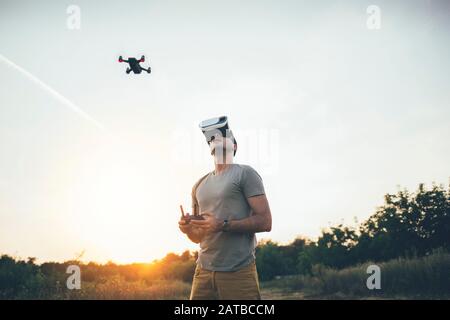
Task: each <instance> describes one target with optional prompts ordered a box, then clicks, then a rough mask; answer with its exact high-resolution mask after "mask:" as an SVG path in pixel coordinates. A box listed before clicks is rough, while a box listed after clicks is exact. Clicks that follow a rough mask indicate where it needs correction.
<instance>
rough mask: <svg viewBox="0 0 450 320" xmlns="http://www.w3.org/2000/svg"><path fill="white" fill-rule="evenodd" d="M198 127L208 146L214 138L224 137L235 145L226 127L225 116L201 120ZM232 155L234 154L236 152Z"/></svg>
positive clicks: (234, 140)
mask: <svg viewBox="0 0 450 320" xmlns="http://www.w3.org/2000/svg"><path fill="white" fill-rule="evenodd" d="M198 126H199V127H200V129H201V130H202V132H203V135H204V136H205V138H206V142H207V143H208V144H210V143H211V141H213V140H214V139H215V138H216V137H225V138H230V139H232V140H233V142H234V144H236V145H237V142H236V139H235V138H234V136H233V132H232V131H231V130H230V128H229V126H228V117H227V116H221V117H216V118H211V119H207V120H203V121H202V122H200V124H199V125H198ZM234 153H235V154H236V151H235V152H234Z"/></svg>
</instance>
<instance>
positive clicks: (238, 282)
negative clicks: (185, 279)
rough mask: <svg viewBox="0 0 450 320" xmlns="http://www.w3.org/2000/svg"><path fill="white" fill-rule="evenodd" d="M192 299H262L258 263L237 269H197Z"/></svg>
mask: <svg viewBox="0 0 450 320" xmlns="http://www.w3.org/2000/svg"><path fill="white" fill-rule="evenodd" d="M190 299H191V300H216V299H219V300H260V299H261V295H260V292H259V282H258V273H257V271H256V264H255V262H252V263H251V264H250V265H248V266H246V267H244V268H242V269H239V270H237V271H231V272H225V271H209V270H205V269H202V268H200V267H199V266H198V265H197V267H196V269H195V274H194V280H193V282H192V290H191V297H190Z"/></svg>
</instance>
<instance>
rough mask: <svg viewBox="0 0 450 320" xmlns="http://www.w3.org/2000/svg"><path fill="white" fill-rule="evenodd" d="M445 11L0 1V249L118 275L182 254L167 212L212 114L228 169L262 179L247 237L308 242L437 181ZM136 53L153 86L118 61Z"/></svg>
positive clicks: (446, 67) (338, 4)
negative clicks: (218, 122) (226, 130)
mask: <svg viewBox="0 0 450 320" xmlns="http://www.w3.org/2000/svg"><path fill="white" fill-rule="evenodd" d="M73 5H75V6H76V7H75V9H76V10H79V11H76V10H75V11H73V7H71V6H73ZM373 5H375V6H376V10H377V11H376V12H377V13H379V14H374V11H372V10H373V9H370V8H373V7H370V8H369V6H373ZM368 8H369V10H368ZM449 9H450V4H449V3H448V2H447V1H425V0H420V1H417V0H415V1H288V0H286V1H272V0H271V1H268V0H264V1H214V0H209V1H206V0H202V1H200V0H193V1H182V0H172V1H95V3H94V2H93V1H58V2H54V1H39V2H37V1H9V0H8V1H6V0H0V39H1V41H0V88H1V89H0V253H5V254H10V255H13V256H16V257H22V258H25V257H29V256H33V257H37V258H38V262H44V261H64V260H69V259H73V258H74V257H76V256H77V255H78V254H79V253H80V252H83V251H84V255H83V260H86V261H89V260H94V261H99V262H106V261H108V260H113V261H116V262H119V263H128V262H134V261H139V262H145V261H151V260H153V259H157V258H161V257H163V256H164V255H165V254H166V253H168V252H177V253H180V252H182V251H183V250H186V249H189V250H195V249H197V245H195V244H193V243H190V242H189V241H188V240H187V239H186V238H185V237H184V235H182V234H181V233H180V232H179V230H178V227H177V221H178V218H179V215H180V213H179V205H180V204H182V205H183V206H184V207H185V210H186V211H189V209H188V208H190V191H191V188H192V185H193V184H194V183H195V181H196V180H197V179H198V178H199V177H201V176H202V175H203V174H205V173H206V172H208V171H211V170H213V160H212V158H211V156H210V155H209V152H208V147H207V145H206V143H205V141H204V138H203V136H202V134H201V132H200V130H199V129H198V123H199V122H200V121H201V120H204V119H207V118H210V117H214V116H220V115H227V116H228V117H229V121H230V127H231V129H232V130H233V132H234V134H235V136H236V139H237V141H238V151H237V154H236V158H235V162H237V163H243V164H248V165H251V166H252V167H254V168H255V169H256V170H257V171H258V172H259V173H260V175H261V176H262V178H263V182H264V186H265V189H266V193H267V197H268V199H269V203H270V207H271V211H272V215H273V228H272V231H271V232H270V233H263V234H258V235H257V237H258V239H272V240H274V241H278V242H280V243H287V242H289V241H291V240H293V239H294V238H295V237H297V236H306V237H311V238H315V237H317V236H319V235H320V232H321V230H322V229H323V228H326V227H329V226H332V225H335V224H339V223H344V224H347V225H355V218H356V220H357V221H359V222H361V221H364V219H366V218H367V217H369V216H370V215H371V214H373V213H374V212H375V210H376V208H377V207H378V206H380V205H382V204H383V196H384V194H386V193H394V192H396V191H397V190H398V189H399V188H408V189H410V190H415V189H416V188H417V187H418V184H419V183H422V182H423V183H426V184H427V185H428V186H430V185H431V183H432V182H436V183H442V184H444V185H448V183H449V177H450V170H449V168H450V167H449V165H448V164H449V163H450V143H449V142H448V141H449V139H448V137H449V136H450V126H449V125H448V124H449V120H450V106H449V98H450V61H449V59H448V57H449V56H450V44H449V40H448V39H449V31H450V19H449V15H450V10H449ZM74 12H75V13H74ZM77 12H79V16H78V15H77V14H76V13H77ZM78 17H79V19H78ZM374 19H375V20H374ZM374 21H375V22H374ZM78 22H79V25H78ZM78 26H79V28H77V27H78ZM143 54H145V56H146V62H145V63H144V64H143V65H144V66H145V67H146V66H148V65H150V66H151V68H152V73H151V74H146V73H143V74H139V75H135V74H129V75H127V74H126V73H125V69H126V65H125V64H120V63H118V61H117V60H118V56H119V55H122V56H123V57H128V56H134V57H140V56H141V55H143Z"/></svg>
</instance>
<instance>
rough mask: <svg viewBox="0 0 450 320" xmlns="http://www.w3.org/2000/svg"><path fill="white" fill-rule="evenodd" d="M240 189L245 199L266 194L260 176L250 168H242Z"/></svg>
mask: <svg viewBox="0 0 450 320" xmlns="http://www.w3.org/2000/svg"><path fill="white" fill-rule="evenodd" d="M241 188H242V192H243V193H244V195H245V197H246V198H250V197H254V196H259V195H262V194H266V192H265V191H264V185H263V181H262V178H261V176H260V175H259V174H258V172H256V170H255V169H253V168H252V167H250V166H246V167H244V170H243V172H242V177H241Z"/></svg>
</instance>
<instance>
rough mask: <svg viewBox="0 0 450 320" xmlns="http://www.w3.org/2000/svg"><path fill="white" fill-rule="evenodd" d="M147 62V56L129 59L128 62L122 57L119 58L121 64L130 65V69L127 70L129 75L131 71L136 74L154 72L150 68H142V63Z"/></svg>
mask: <svg viewBox="0 0 450 320" xmlns="http://www.w3.org/2000/svg"><path fill="white" fill-rule="evenodd" d="M144 61H145V56H142V57H141V59H139V60H138V59H136V58H133V57H129V58H128V60H124V59H123V58H122V56H120V57H119V62H126V63H128V64H129V65H130V67H129V68H127V70H126V72H127V74H129V73H130V72H131V71H133V72H134V73H135V74H139V73H141V72H142V71H147V73H150V72H152V68H150V67H148V69H145V68H142V67H141V65H140V63H141V62H144Z"/></svg>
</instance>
